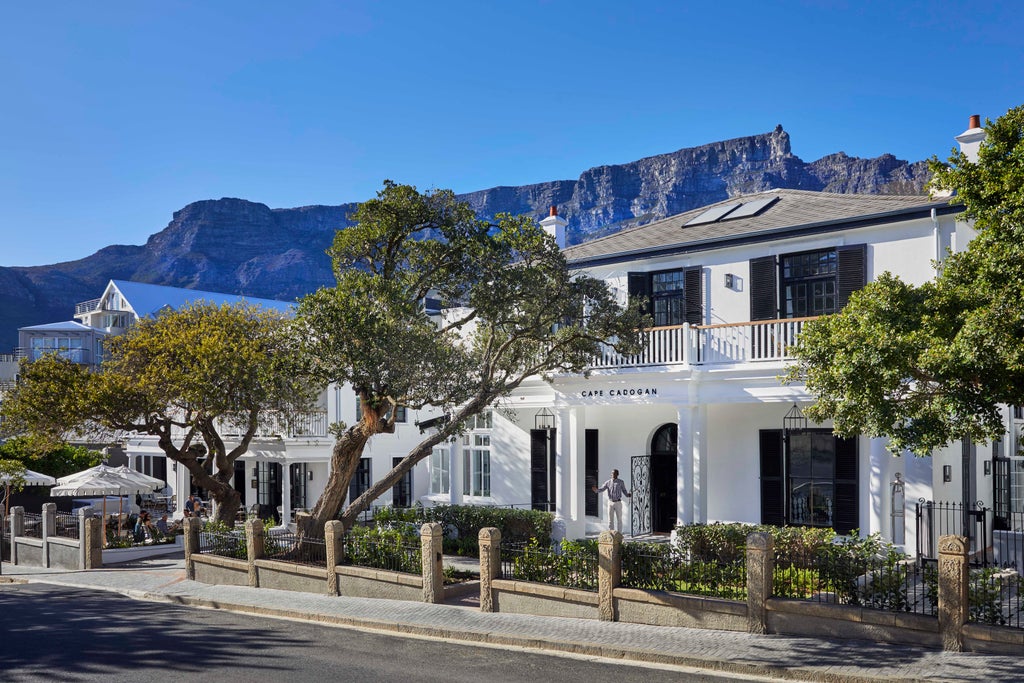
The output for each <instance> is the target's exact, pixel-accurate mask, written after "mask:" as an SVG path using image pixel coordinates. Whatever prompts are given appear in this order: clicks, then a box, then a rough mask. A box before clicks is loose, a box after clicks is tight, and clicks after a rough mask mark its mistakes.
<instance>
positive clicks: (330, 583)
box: [324, 519, 345, 595]
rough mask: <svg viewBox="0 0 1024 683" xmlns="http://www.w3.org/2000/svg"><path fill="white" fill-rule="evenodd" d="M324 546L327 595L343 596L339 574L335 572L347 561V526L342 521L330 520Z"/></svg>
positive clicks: (326, 528)
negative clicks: (339, 586) (339, 583)
mask: <svg viewBox="0 0 1024 683" xmlns="http://www.w3.org/2000/svg"><path fill="white" fill-rule="evenodd" d="M324 546H325V549H326V550H327V594H328V595H341V592H340V590H339V588H338V572H336V571H334V568H335V567H337V566H338V565H339V564H341V563H342V562H344V560H345V524H344V522H342V521H341V520H340V519H332V520H328V522H327V524H325V525H324Z"/></svg>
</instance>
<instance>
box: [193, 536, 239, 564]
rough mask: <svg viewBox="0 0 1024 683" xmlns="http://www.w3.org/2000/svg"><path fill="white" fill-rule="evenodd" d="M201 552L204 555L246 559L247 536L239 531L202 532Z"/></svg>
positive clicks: (200, 539)
mask: <svg viewBox="0 0 1024 683" xmlns="http://www.w3.org/2000/svg"><path fill="white" fill-rule="evenodd" d="M199 552H200V553H201V554H203V555H220V556H221V557H234V558H236V559H243V560H244V559H246V558H247V557H248V552H247V551H246V547H245V534H242V533H239V532H237V531H200V532H199Z"/></svg>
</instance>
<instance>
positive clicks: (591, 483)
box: [583, 429, 601, 517]
mask: <svg viewBox="0 0 1024 683" xmlns="http://www.w3.org/2000/svg"><path fill="white" fill-rule="evenodd" d="M583 433H584V439H585V448H584V465H583V478H584V480H585V481H584V486H583V499H584V503H585V508H586V509H585V510H584V512H585V514H587V515H588V516H590V517H597V514H598V506H597V494H596V493H594V487H595V486H599V485H600V483H601V482H599V481H598V480H597V477H598V460H597V430H596V429H587V430H585V431H584V432H583Z"/></svg>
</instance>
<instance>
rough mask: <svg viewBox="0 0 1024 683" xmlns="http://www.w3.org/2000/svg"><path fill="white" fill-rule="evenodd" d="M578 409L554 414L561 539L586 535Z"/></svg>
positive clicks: (557, 514) (558, 514)
mask: <svg viewBox="0 0 1024 683" xmlns="http://www.w3.org/2000/svg"><path fill="white" fill-rule="evenodd" d="M579 411H580V409H579V408H573V409H569V408H561V409H559V410H558V411H557V412H556V414H555V429H556V433H557V436H556V441H555V519H556V520H557V521H558V523H559V524H561V525H564V528H565V537H566V538H569V539H573V538H582V537H583V536H584V535H586V523H585V520H584V516H583V511H584V503H583V501H584V498H583V482H584V477H583V466H584V463H583V443H582V442H583V438H582V428H583V427H582V423H583V420H582V416H581V415H580V412H579Z"/></svg>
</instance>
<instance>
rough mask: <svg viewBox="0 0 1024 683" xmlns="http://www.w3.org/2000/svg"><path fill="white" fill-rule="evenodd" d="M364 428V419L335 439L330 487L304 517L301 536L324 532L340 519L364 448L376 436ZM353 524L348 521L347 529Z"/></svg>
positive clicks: (328, 485)
mask: <svg viewBox="0 0 1024 683" xmlns="http://www.w3.org/2000/svg"><path fill="white" fill-rule="evenodd" d="M362 427H363V423H362V422H360V423H359V424H357V425H355V426H354V427H352V428H351V429H349V430H348V431H346V432H345V433H344V434H342V435H341V436H340V437H339V438H338V439H337V440H336V441H335V442H334V448H333V449H332V450H331V473H330V476H329V477H328V479H327V486H326V487H325V488H324V492H323V493H322V494H320V499H319V500H317V501H316V505H314V506H313V510H312V511H311V512H310V513H309V516H308V517H303V518H302V528H300V529H299V533H300V534H301V535H307V534H308V535H311V536H316V535H322V534H323V529H324V525H325V524H327V522H329V521H330V520H332V519H336V518H337V516H338V512H339V511H340V510H341V506H342V505H344V503H345V497H346V496H348V486H349V483H350V482H351V481H352V476H353V475H354V474H355V472H356V468H357V467H359V460H360V458H362V456H363V449H364V448H365V447H366V442H367V441H369V440H370V436H372V434H371V432H370V431H369V430H367V429H363V428H362ZM349 527H351V524H346V528H349Z"/></svg>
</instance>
